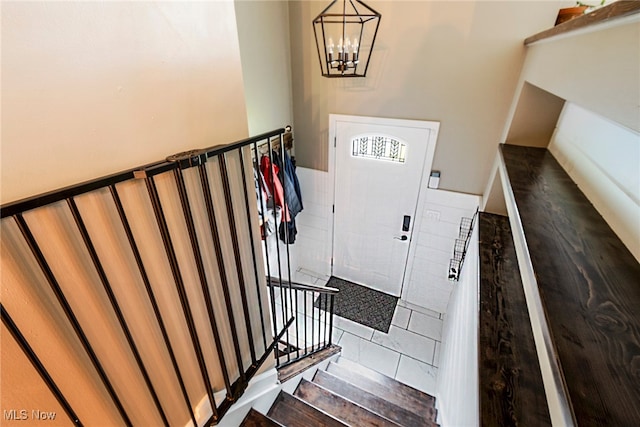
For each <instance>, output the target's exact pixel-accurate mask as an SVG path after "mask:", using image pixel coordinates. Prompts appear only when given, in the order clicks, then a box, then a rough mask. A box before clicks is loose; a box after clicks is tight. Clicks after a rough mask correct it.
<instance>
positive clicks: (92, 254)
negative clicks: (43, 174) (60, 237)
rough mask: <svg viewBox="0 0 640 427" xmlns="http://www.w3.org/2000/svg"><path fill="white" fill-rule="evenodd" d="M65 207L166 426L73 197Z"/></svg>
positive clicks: (164, 416) (165, 419)
mask: <svg viewBox="0 0 640 427" xmlns="http://www.w3.org/2000/svg"><path fill="white" fill-rule="evenodd" d="M67 205H68V206H69V209H70V210H71V214H72V215H73V219H74V221H75V223H76V226H77V227H78V231H80V235H81V236H82V241H83V242H84V245H85V248H86V249H87V252H89V256H90V257H91V261H92V263H93V266H94V268H95V269H96V272H97V273H98V277H99V278H100V282H101V283H102V288H103V289H104V292H105V293H106V294H107V298H108V299H109V303H110V304H111V308H112V309H113V312H114V313H115V315H116V318H117V319H118V324H119V325H120V329H122V332H123V334H124V336H125V338H126V340H127V344H128V345H129V349H130V350H131V353H132V354H133V357H134V359H135V360H136V363H137V365H138V369H139V370H140V373H141V374H142V377H143V378H144V382H145V384H146V386H147V388H148V389H149V393H150V394H151V398H152V399H153V403H154V404H155V406H156V409H157V410H158V412H159V414H160V417H161V418H162V422H163V423H164V425H165V426H168V425H169V420H167V416H166V415H165V413H164V409H163V408H162V404H161V403H160V399H158V394H157V393H156V390H155V388H154V387H153V384H152V382H151V378H150V377H149V373H148V372H147V369H146V368H145V366H144V362H143V361H142V357H141V356H140V352H139V351H138V347H137V346H136V343H135V341H134V340H133V336H132V335H131V330H130V329H129V326H128V325H127V321H126V320H125V318H124V315H123V314H122V310H121V309H120V304H118V300H117V299H116V296H115V294H114V293H113V288H112V287H111V284H110V283H109V279H108V278H107V274H106V272H105V271H104V268H103V267H102V263H101V262H100V258H99V256H98V252H97V251H96V249H95V246H94V245H93V242H92V241H91V236H89V231H88V230H87V227H86V225H85V223H84V220H83V219H82V215H81V214H80V210H79V209H78V206H77V205H76V201H75V199H74V198H73V197H70V198H68V199H67Z"/></svg>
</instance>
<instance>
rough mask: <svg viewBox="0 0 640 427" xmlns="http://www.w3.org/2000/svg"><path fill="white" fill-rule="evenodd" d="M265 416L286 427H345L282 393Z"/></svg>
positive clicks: (323, 413)
mask: <svg viewBox="0 0 640 427" xmlns="http://www.w3.org/2000/svg"><path fill="white" fill-rule="evenodd" d="M267 415H268V416H269V417H270V418H272V419H274V420H276V421H277V422H279V423H281V424H283V425H286V426H287V427H325V426H326V427H343V426H346V424H344V423H343V422H341V421H339V420H337V419H336V418H334V417H332V416H331V415H329V414H327V413H325V412H323V411H321V410H319V409H316V408H314V407H313V406H311V405H309V404H308V403H306V402H304V401H303V400H301V399H299V398H297V397H295V396H292V395H290V394H289V393H285V392H283V391H281V392H280V394H278V397H277V398H276V400H275V402H274V403H273V405H271V408H270V409H269V412H268V414H267Z"/></svg>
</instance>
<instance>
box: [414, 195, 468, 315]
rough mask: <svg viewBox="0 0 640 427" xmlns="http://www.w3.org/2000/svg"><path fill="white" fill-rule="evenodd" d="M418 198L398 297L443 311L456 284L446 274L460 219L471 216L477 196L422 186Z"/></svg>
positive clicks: (445, 309) (439, 311)
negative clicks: (419, 202) (403, 276)
mask: <svg viewBox="0 0 640 427" xmlns="http://www.w3.org/2000/svg"><path fill="white" fill-rule="evenodd" d="M421 199H422V201H421V206H418V217H417V218H416V224H415V226H414V227H415V228H414V231H413V241H412V249H411V251H410V253H409V263H408V265H407V271H406V273H405V274H406V276H405V282H404V287H403V291H402V299H404V300H407V301H409V302H411V303H412V304H416V305H419V306H421V307H425V308H428V309H430V310H433V311H436V312H438V313H445V312H446V311H447V304H448V302H449V296H450V295H451V291H452V290H453V287H454V286H455V284H456V282H450V281H449V280H448V279H447V274H448V269H449V259H450V258H452V256H453V246H454V244H455V239H456V238H457V237H458V234H459V226H460V219H461V218H463V217H467V218H471V217H473V214H474V213H475V211H476V208H477V207H478V205H479V204H480V196H474V195H469V194H462V193H454V192H451V191H443V190H434V189H429V188H426V189H423V194H422V196H421Z"/></svg>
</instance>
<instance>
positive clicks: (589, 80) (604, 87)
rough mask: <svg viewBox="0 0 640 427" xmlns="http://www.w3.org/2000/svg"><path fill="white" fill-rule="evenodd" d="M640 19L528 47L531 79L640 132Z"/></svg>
mask: <svg viewBox="0 0 640 427" xmlns="http://www.w3.org/2000/svg"><path fill="white" fill-rule="evenodd" d="M639 51H640V15H639V14H635V15H632V16H630V17H627V18H621V19H618V20H616V21H613V23H612V24H611V25H609V26H608V25H603V26H594V27H593V28H592V31H590V32H580V31H576V32H573V33H567V34H566V35H565V36H564V37H555V38H550V39H547V40H541V41H539V42H537V43H534V44H532V45H530V46H529V47H528V48H527V57H526V60H525V64H524V67H523V70H522V75H521V76H520V83H519V86H518V88H521V87H522V85H523V84H524V82H525V81H527V82H529V83H531V84H533V85H535V86H537V87H539V88H541V89H544V90H546V91H547V92H550V93H552V94H554V95H556V96H558V97H560V98H562V99H564V100H566V101H568V102H571V103H574V104H577V105H580V106H582V107H584V108H587V109H588V110H590V111H593V112H594V113H596V114H598V115H600V116H602V117H605V118H607V119H609V120H612V121H614V122H617V123H619V124H621V125H623V126H625V127H627V128H629V129H632V130H635V131H640V120H638V118H639V117H640V79H639V78H638V76H639V75H640V55H638V52H639Z"/></svg>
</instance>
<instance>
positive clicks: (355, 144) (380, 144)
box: [351, 135, 407, 163]
mask: <svg viewBox="0 0 640 427" xmlns="http://www.w3.org/2000/svg"><path fill="white" fill-rule="evenodd" d="M351 147H352V149H351V155H352V156H353V157H365V158H368V159H376V160H385V161H389V162H398V163H404V160H405V154H406V147H407V146H406V145H405V144H403V143H401V142H400V141H398V140H397V139H393V138H390V137H388V136H379V135H366V136H358V137H356V138H353V139H352V140H351Z"/></svg>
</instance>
